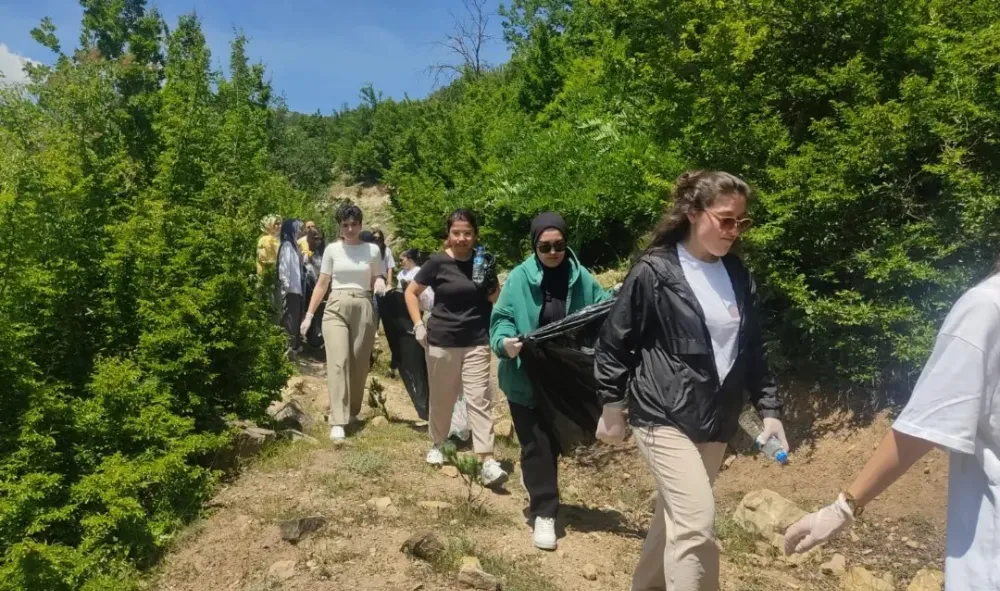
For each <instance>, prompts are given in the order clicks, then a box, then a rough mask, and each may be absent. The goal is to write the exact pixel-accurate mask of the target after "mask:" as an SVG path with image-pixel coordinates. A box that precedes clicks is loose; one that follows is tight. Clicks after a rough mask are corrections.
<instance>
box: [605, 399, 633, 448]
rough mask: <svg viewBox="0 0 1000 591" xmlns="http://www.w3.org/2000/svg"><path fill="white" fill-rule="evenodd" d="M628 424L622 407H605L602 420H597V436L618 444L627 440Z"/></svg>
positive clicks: (606, 441) (607, 441)
mask: <svg viewBox="0 0 1000 591" xmlns="http://www.w3.org/2000/svg"><path fill="white" fill-rule="evenodd" d="M627 432H628V425H626V424H625V412H624V411H623V410H622V409H620V408H614V407H610V406H605V407H604V412H603V413H601V420H599V421H598V422H597V438H598V439H600V440H601V441H603V442H604V443H610V444H612V445H617V444H619V443H621V442H623V441H625V435H626V433H627Z"/></svg>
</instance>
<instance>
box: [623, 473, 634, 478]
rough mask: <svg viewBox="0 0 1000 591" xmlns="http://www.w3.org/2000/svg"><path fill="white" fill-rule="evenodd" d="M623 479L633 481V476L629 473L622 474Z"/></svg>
mask: <svg viewBox="0 0 1000 591" xmlns="http://www.w3.org/2000/svg"><path fill="white" fill-rule="evenodd" d="M622 479H624V480H632V475H631V474H629V473H628V472H624V473H622Z"/></svg>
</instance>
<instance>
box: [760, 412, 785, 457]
mask: <svg viewBox="0 0 1000 591" xmlns="http://www.w3.org/2000/svg"><path fill="white" fill-rule="evenodd" d="M772 436H773V437H777V438H778V441H780V442H781V448H782V449H784V450H785V451H788V439H787V438H786V437H785V426H784V425H782V424H781V421H780V420H778V419H769V418H766V419H764V430H763V431H761V434H760V442H761V443H764V442H765V441H767V440H768V439H770V438H771V437H772Z"/></svg>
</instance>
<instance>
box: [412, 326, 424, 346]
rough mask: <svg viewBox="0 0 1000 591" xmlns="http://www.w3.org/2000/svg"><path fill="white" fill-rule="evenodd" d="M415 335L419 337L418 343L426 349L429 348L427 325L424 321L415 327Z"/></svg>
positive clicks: (416, 337)
mask: <svg viewBox="0 0 1000 591" xmlns="http://www.w3.org/2000/svg"><path fill="white" fill-rule="evenodd" d="M413 337H414V338H415V339H417V344H419V345H420V346H421V347H423V348H424V349H426V348H427V327H426V326H424V323H423V322H421V323H420V324H417V325H415V326H414V327H413Z"/></svg>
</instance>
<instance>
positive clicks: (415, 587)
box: [410, 583, 424, 591]
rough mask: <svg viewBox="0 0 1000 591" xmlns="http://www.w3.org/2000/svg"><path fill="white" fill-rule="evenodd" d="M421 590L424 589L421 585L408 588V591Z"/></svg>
mask: <svg viewBox="0 0 1000 591" xmlns="http://www.w3.org/2000/svg"><path fill="white" fill-rule="evenodd" d="M423 588H424V584H423V583H417V584H416V585H414V586H413V587H411V588H410V591H420V590H421V589H423Z"/></svg>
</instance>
